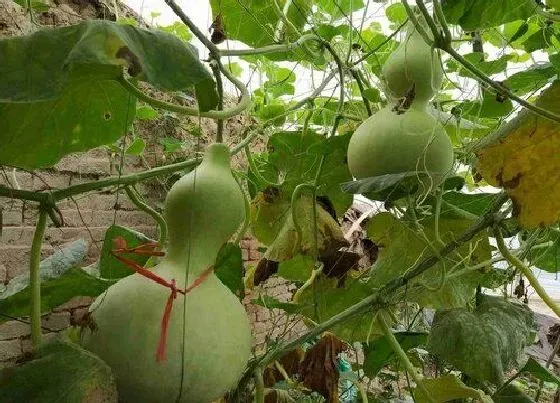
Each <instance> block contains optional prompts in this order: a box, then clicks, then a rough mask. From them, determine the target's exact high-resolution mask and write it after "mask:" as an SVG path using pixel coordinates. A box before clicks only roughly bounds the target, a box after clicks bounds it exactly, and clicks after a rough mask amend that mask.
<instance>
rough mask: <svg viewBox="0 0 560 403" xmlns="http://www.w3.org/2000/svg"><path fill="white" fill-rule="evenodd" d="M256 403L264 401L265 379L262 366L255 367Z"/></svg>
mask: <svg viewBox="0 0 560 403" xmlns="http://www.w3.org/2000/svg"><path fill="white" fill-rule="evenodd" d="M255 403H264V379H263V371H262V368H261V367H257V368H255Z"/></svg>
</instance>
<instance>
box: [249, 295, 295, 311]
mask: <svg viewBox="0 0 560 403" xmlns="http://www.w3.org/2000/svg"><path fill="white" fill-rule="evenodd" d="M251 303H253V304H255V305H260V306H264V307H265V308H268V309H281V310H282V311H284V312H286V313H288V314H295V313H299V306H298V304H292V303H290V302H281V301H279V300H278V299H276V298H274V297H271V296H269V295H259V297H258V298H255V299H252V300H251Z"/></svg>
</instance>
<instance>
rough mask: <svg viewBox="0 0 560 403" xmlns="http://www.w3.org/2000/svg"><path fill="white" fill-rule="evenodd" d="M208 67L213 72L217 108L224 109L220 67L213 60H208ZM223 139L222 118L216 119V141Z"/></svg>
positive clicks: (219, 141)
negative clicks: (216, 93)
mask: <svg viewBox="0 0 560 403" xmlns="http://www.w3.org/2000/svg"><path fill="white" fill-rule="evenodd" d="M210 67H211V68H212V73H214V78H215V79H216V90H217V92H218V105H216V106H217V110H218V111H221V110H222V109H224V83H223V82H222V74H221V73H220V68H219V67H218V65H217V64H216V62H215V61H211V62H210ZM223 141H224V121H223V119H217V120H216V143H222V142H223Z"/></svg>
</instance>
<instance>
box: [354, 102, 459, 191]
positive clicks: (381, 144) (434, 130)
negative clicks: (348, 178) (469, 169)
mask: <svg viewBox="0 0 560 403" xmlns="http://www.w3.org/2000/svg"><path fill="white" fill-rule="evenodd" d="M425 107H426V105H425V104H423V103H418V102H413V104H412V105H411V107H410V108H409V109H407V110H404V111H403V110H399V109H398V108H395V107H394V105H387V106H386V107H384V108H383V109H381V110H380V111H378V112H377V113H376V114H375V115H373V116H370V117H369V118H368V119H366V120H365V121H364V122H363V123H362V124H361V125H360V126H359V127H358V128H357V129H356V131H354V134H353V135H352V138H351V139H350V143H349V145H348V166H349V168H350V172H351V173H352V175H353V176H354V177H355V178H357V179H363V178H368V177H372V176H380V175H386V174H398V173H404V172H414V171H416V172H418V173H419V174H420V173H426V174H425V175H424V177H429V178H431V179H428V182H427V183H428V184H430V185H433V186H437V185H438V184H439V183H440V182H441V180H442V179H443V178H444V177H445V176H446V175H447V174H448V173H449V172H450V171H451V169H452V167H453V146H452V145H451V142H450V140H449V137H448V136H447V134H446V132H445V130H444V129H443V127H442V126H441V125H440V124H439V123H438V122H437V121H436V120H435V119H434V118H433V117H432V116H430V115H429V114H428V113H427V112H426V110H425ZM428 172H429V174H427V173H428Z"/></svg>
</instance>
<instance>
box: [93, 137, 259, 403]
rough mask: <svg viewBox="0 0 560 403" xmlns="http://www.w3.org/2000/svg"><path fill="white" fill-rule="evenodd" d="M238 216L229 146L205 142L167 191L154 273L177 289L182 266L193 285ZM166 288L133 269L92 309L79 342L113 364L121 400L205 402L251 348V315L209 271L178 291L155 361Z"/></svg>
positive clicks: (240, 204) (240, 203)
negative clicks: (162, 354)
mask: <svg viewBox="0 0 560 403" xmlns="http://www.w3.org/2000/svg"><path fill="white" fill-rule="evenodd" d="M244 214H245V209H244V199H243V194H242V192H241V190H240V189H239V186H238V184H237V182H236V181H235V179H234V178H233V176H232V173H231V167H230V154H229V149H228V148H227V147H226V146H225V145H222V144H213V145H211V146H210V147H209V148H208V149H207V151H206V153H205V155H204V158H203V161H202V163H201V164H200V166H199V167H197V168H196V169H195V170H194V171H192V172H190V173H189V174H187V175H185V176H183V177H182V178H181V179H179V180H178V181H177V182H176V183H175V184H174V185H173V187H172V188H171V190H170V191H169V193H168V194H167V197H166V200H165V210H164V215H165V218H166V221H167V223H168V226H169V236H168V249H167V252H166V255H165V258H164V259H163V260H162V261H161V263H159V264H158V265H156V266H155V267H154V268H153V269H152V271H153V272H154V273H155V274H157V275H158V276H160V277H162V278H164V279H166V280H168V281H170V280H171V279H175V280H176V281H177V287H181V288H182V287H183V286H184V285H185V275H186V273H187V270H188V282H187V284H191V283H192V282H193V281H194V280H195V279H196V278H197V277H199V276H200V275H201V274H202V273H203V272H205V271H206V269H207V268H208V267H210V266H212V265H213V264H214V261H215V259H216V255H217V253H218V251H219V249H220V247H221V246H222V245H223V244H224V243H225V242H227V241H228V239H229V238H230V237H231V236H232V234H233V233H234V232H235V231H236V229H237V228H238V227H239V225H240V223H241V222H242V220H243V218H244ZM169 295H170V290H169V289H168V288H166V287H164V286H162V285H159V284H157V283H155V282H154V281H151V280H150V279H148V278H146V277H143V276H141V275H139V274H133V275H130V276H128V277H126V278H124V279H121V280H120V281H118V282H117V283H116V284H114V285H113V286H111V287H110V288H109V289H108V290H107V293H106V294H103V295H101V296H100V297H99V298H98V299H97V300H96V301H95V302H94V304H93V305H92V306H91V308H90V312H91V314H92V317H93V321H94V323H95V325H96V327H97V330H95V331H89V330H86V331H85V334H83V339H82V340H83V344H84V346H85V347H86V348H87V349H89V350H90V351H92V352H93V353H95V354H97V355H99V356H100V357H101V358H102V359H103V360H104V361H105V362H107V364H108V365H109V366H110V367H111V368H112V369H113V371H114V373H115V376H116V379H117V387H118V391H119V401H123V402H134V403H136V402H176V401H179V402H196V403H198V402H200V403H208V402H211V401H213V400H216V399H218V398H220V397H221V396H223V395H224V394H225V393H226V392H227V391H228V390H229V389H231V388H232V387H234V386H235V385H236V383H237V381H238V380H239V378H240V377H241V375H242V372H243V370H244V368H245V366H246V364H247V361H248V359H249V356H250V353H251V331H250V326H249V321H248V318H247V315H246V313H245V310H244V308H243V306H242V305H241V303H240V302H239V300H238V299H237V297H236V296H235V295H234V294H233V293H232V292H230V290H229V289H228V288H227V287H225V286H224V285H223V284H222V283H221V282H220V280H219V279H218V278H217V277H216V276H215V275H214V274H213V273H211V274H210V275H209V276H208V277H207V278H206V279H205V280H204V281H203V282H202V283H201V284H200V285H199V286H197V287H195V288H193V289H192V291H191V292H189V293H187V294H186V295H181V294H178V296H177V299H176V300H175V303H174V305H173V309H172V311H171V316H170V319H169V324H168V333H167V338H166V339H167V342H166V352H167V358H166V360H164V361H162V362H156V354H155V353H156V348H157V346H158V341H159V337H160V331H161V328H160V326H161V320H162V314H163V310H164V307H165V304H166V301H167V299H168V297H169ZM183 324H184V325H185V326H184V328H183Z"/></svg>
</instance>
